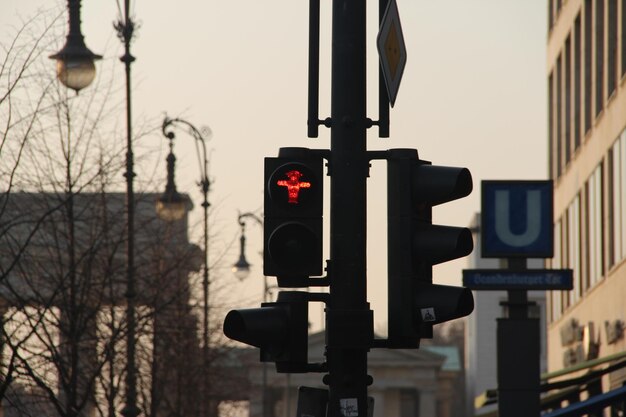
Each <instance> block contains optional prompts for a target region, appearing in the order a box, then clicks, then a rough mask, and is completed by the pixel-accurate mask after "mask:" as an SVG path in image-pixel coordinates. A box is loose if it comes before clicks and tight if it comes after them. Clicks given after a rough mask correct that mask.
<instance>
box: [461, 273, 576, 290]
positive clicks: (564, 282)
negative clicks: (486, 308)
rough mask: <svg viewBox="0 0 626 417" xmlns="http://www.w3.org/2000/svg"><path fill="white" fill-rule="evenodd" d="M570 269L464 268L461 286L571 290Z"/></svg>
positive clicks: (475, 288) (487, 288) (496, 288)
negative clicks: (515, 269) (511, 269)
mask: <svg viewBox="0 0 626 417" xmlns="http://www.w3.org/2000/svg"><path fill="white" fill-rule="evenodd" d="M572 276H573V271H572V270H571V269H526V270H523V271H509V270H506V269H464V270H463V286H465V287H467V288H469V289H472V290H492V291H499V290H571V289H572V288H573V279H572Z"/></svg>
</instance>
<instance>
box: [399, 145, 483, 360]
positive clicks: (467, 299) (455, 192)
mask: <svg viewBox="0 0 626 417" xmlns="http://www.w3.org/2000/svg"><path fill="white" fill-rule="evenodd" d="M471 191H472V177H471V174H470V172H469V171H468V170H467V169H466V168H455V167H444V166H435V165H431V164H430V162H427V161H422V160H420V159H419V158H418V155H417V150H415V149H392V150H389V152H388V159H387V205H388V206H387V217H388V232H387V234H388V254H387V264H388V347H391V348H415V347H419V341H420V338H422V337H426V338H428V337H432V325H434V324H437V323H442V322H445V321H449V320H453V319H456V318H459V317H463V316H466V315H468V314H469V313H471V312H472V310H473V308H474V299H473V297H472V293H471V291H470V290H468V289H467V288H463V287H454V286H447V285H438V284H433V283H432V266H433V265H436V264H439V263H442V262H446V261H450V260H453V259H456V258H460V257H463V256H466V255H469V254H470V253H471V251H472V249H473V241H472V235H471V232H470V230H469V229H467V228H460V227H451V226H439V225H433V224H432V207H433V206H436V205H438V204H442V203H446V202H448V201H452V200H456V199H458V198H461V197H465V196H467V195H468V194H469V193H470V192H471Z"/></svg>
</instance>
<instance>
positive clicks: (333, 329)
mask: <svg viewBox="0 0 626 417" xmlns="http://www.w3.org/2000/svg"><path fill="white" fill-rule="evenodd" d="M365 9H366V4H365V2H363V1H347V0H334V1H333V6H332V45H333V47H332V70H331V71H332V72H331V77H332V81H331V149H330V150H331V152H330V160H329V164H330V166H329V168H330V176H331V180H330V183H331V191H330V192H331V200H330V262H329V270H328V275H329V277H330V302H329V303H328V305H327V314H326V320H327V323H326V329H327V353H326V355H327V362H328V369H329V374H328V375H326V376H325V378H324V381H325V383H327V384H328V386H329V391H330V392H329V404H328V416H329V417H365V416H366V415H367V386H368V385H369V384H370V383H371V378H370V377H368V375H367V352H368V349H369V346H370V345H371V342H372V339H373V335H372V332H373V330H372V321H373V320H372V312H371V310H370V309H369V304H368V303H367V289H366V288H367V287H366V281H367V277H366V181H367V176H368V169H369V160H368V157H367V150H366V148H367V146H366V131H367V127H368V126H367V116H366V68H365V62H366V41H365V32H366V19H365V17H366V10H365Z"/></svg>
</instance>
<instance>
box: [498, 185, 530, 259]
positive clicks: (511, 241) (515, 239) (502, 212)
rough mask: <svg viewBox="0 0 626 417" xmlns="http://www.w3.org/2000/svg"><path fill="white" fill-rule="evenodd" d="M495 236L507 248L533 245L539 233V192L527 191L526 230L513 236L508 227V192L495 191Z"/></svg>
mask: <svg viewBox="0 0 626 417" xmlns="http://www.w3.org/2000/svg"><path fill="white" fill-rule="evenodd" d="M495 198H496V201H495V212H496V234H497V235H498V237H499V238H500V240H502V242H503V243H506V244H507V245H509V246H514V247H523V246H528V245H530V244H531V243H533V242H534V241H535V240H537V238H538V237H539V234H540V233H541V224H540V220H541V192H540V191H539V190H529V191H527V192H526V230H525V231H524V233H521V234H515V233H513V232H512V231H511V227H510V220H509V217H510V207H509V202H510V196H509V191H508V190H500V191H496V195H495Z"/></svg>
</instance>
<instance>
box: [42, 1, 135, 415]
mask: <svg viewBox="0 0 626 417" xmlns="http://www.w3.org/2000/svg"><path fill="white" fill-rule="evenodd" d="M129 3H130V0H124V14H123V16H120V20H119V21H118V22H116V23H115V24H114V28H115V29H116V30H117V35H118V37H119V38H120V40H121V41H122V42H123V43H124V55H122V56H121V57H120V60H121V61H122V62H123V63H124V67H125V70H126V172H125V173H124V177H126V223H127V238H126V262H127V263H126V294H125V297H126V323H127V326H128V331H127V333H126V393H125V395H126V404H125V405H124V408H123V409H122V415H124V417H136V416H138V415H139V408H138V407H137V367H136V364H135V343H136V340H135V261H134V259H135V258H134V256H135V233H134V227H135V207H134V206H135V195H134V191H133V178H134V177H135V173H134V172H133V146H132V117H131V104H132V100H131V77H130V69H131V64H132V63H133V61H134V60H135V57H133V56H132V55H131V53H130V43H131V41H132V38H133V32H134V29H135V24H134V22H133V21H132V20H131V19H130V16H129V10H130V4H129ZM67 7H68V11H69V15H70V17H69V23H70V32H69V34H68V36H67V41H66V44H65V46H64V47H63V49H61V50H60V51H59V52H58V53H56V54H54V55H52V56H50V58H52V59H56V60H57V76H58V78H59V80H60V81H61V83H63V84H64V85H65V86H67V87H68V88H71V89H73V90H75V91H76V92H78V91H79V90H80V89H81V88H84V87H86V86H88V85H89V84H90V83H91V82H92V81H93V79H94V77H95V73H96V72H95V71H96V70H95V66H94V63H93V61H94V60H96V59H100V58H102V57H101V56H100V55H96V54H94V53H92V52H91V51H90V50H89V49H88V48H87V47H86V46H85V42H84V39H83V36H82V34H81V31H80V0H68V2H67Z"/></svg>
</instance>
